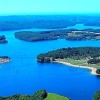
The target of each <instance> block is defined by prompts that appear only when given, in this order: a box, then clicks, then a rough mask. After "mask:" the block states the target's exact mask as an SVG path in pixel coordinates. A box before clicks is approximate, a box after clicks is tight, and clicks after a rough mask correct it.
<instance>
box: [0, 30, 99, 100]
mask: <svg viewBox="0 0 100 100" xmlns="http://www.w3.org/2000/svg"><path fill="white" fill-rule="evenodd" d="M35 31H36V30H35ZM14 32H16V31H5V32H0V35H1V34H4V35H6V37H7V40H8V41H9V43H8V44H1V45H0V55H8V56H9V57H11V62H10V63H6V64H1V65H0V96H9V95H13V94H16V93H17V94H19V93H20V94H33V93H34V92H35V91H37V90H39V89H46V90H47V91H48V92H53V93H57V94H60V95H64V96H68V97H70V98H72V100H91V98H92V96H93V94H94V92H95V91H96V90H99V89H100V78H99V77H96V76H94V75H91V73H90V71H89V70H88V69H80V68H74V67H70V66H65V65H63V64H57V63H50V64H48V63H45V64H40V63H37V61H36V57H37V55H38V54H40V53H44V52H48V51H50V50H55V49H58V48H65V47H79V46H98V47H100V41H99V40H98V41H96V40H92V41H67V40H64V39H59V40H53V41H42V42H25V41H21V40H18V39H16V38H15V37H14Z"/></svg>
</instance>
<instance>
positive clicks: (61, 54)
mask: <svg viewBox="0 0 100 100" xmlns="http://www.w3.org/2000/svg"><path fill="white" fill-rule="evenodd" d="M99 56H100V47H74V48H62V49H58V50H53V51H50V52H48V53H45V54H40V55H38V56H37V61H38V62H50V61H52V60H54V59H59V58H60V59H64V58H72V59H76V60H78V59H89V61H88V63H91V64H94V63H100V62H99V61H100V59H99ZM94 57H95V58H94ZM93 58H94V59H96V58H98V59H97V60H94V59H93ZM90 59H91V60H90Z"/></svg>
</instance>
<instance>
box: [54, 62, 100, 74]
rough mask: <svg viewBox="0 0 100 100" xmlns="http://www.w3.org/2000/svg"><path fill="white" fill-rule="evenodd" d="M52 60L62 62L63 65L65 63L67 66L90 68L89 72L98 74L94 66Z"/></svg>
mask: <svg viewBox="0 0 100 100" xmlns="http://www.w3.org/2000/svg"><path fill="white" fill-rule="evenodd" d="M53 62H55V63H60V64H64V65H67V66H72V67H77V68H85V69H89V70H91V74H93V75H100V74H97V73H96V70H97V69H96V68H93V67H90V66H80V65H73V64H71V63H68V62H63V61H53Z"/></svg>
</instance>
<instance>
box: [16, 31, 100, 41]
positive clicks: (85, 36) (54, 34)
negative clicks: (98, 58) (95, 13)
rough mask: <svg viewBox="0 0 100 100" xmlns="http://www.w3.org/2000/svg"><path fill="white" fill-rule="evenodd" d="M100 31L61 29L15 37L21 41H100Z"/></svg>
mask: <svg viewBox="0 0 100 100" xmlns="http://www.w3.org/2000/svg"><path fill="white" fill-rule="evenodd" d="M99 33H100V30H98V29H95V30H93V29H86V30H77V29H59V30H52V31H43V32H32V31H19V32H16V33H15V37H16V38H18V39H20V40H25V41H30V42H32V41H43V40H57V39H66V40H91V39H93V40H99V39H100V34H99Z"/></svg>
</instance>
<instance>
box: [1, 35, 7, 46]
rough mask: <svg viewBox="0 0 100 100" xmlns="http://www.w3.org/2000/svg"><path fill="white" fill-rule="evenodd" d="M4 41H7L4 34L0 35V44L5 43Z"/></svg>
mask: <svg viewBox="0 0 100 100" xmlns="http://www.w3.org/2000/svg"><path fill="white" fill-rule="evenodd" d="M5 43H8V41H7V40H6V37H5V36H4V35H2V36H0V44H5Z"/></svg>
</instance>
